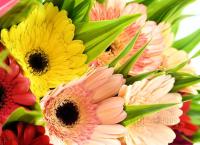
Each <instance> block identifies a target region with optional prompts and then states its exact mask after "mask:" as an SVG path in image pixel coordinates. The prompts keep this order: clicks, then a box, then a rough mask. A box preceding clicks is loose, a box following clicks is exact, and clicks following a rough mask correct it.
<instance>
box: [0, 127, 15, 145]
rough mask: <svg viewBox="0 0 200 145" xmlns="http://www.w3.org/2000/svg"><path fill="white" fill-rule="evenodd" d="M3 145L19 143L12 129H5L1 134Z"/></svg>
mask: <svg viewBox="0 0 200 145" xmlns="http://www.w3.org/2000/svg"><path fill="white" fill-rule="evenodd" d="M1 140H2V142H3V145H18V144H17V137H16V136H15V134H14V133H13V132H12V131H11V130H5V131H3V132H2V134H1Z"/></svg>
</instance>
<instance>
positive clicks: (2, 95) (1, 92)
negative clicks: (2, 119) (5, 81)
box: [0, 86, 5, 108]
mask: <svg viewBox="0 0 200 145" xmlns="http://www.w3.org/2000/svg"><path fill="white" fill-rule="evenodd" d="M4 99H5V90H4V88H3V87H2V86H0V108H1V107H2V105H3V103H4Z"/></svg>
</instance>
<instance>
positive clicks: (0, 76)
mask: <svg viewBox="0 0 200 145" xmlns="http://www.w3.org/2000/svg"><path fill="white" fill-rule="evenodd" d="M5 76H6V72H5V70H3V69H1V68H0V80H1V81H3V80H4V79H5V78H6V77H5Z"/></svg>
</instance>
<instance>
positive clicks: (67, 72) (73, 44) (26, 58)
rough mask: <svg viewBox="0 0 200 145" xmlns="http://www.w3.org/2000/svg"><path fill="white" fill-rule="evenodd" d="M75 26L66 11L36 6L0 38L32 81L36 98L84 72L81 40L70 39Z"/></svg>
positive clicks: (48, 5) (85, 66) (84, 58)
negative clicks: (23, 19) (25, 17)
mask: <svg viewBox="0 0 200 145" xmlns="http://www.w3.org/2000/svg"><path fill="white" fill-rule="evenodd" d="M74 31H75V26H74V25H73V24H72V21H71V20H70V19H69V18H68V17H67V12H66V11H64V10H62V11H59V10H58V8H57V7H54V6H53V4H52V3H47V4H45V5H39V6H37V7H36V8H35V9H34V10H33V11H32V12H31V14H30V15H29V16H28V18H27V19H26V20H25V21H23V22H21V23H20V24H19V25H17V26H12V27H11V29H10V30H9V31H8V30H6V29H4V30H2V32H1V38H2V41H3V43H4V44H5V46H6V47H7V48H8V50H9V51H10V53H11V54H12V55H13V56H14V57H15V58H16V60H17V61H18V63H19V64H20V65H21V67H22V69H23V71H24V74H25V75H26V76H27V77H28V78H29V79H30V80H31V89H32V91H33V92H34V93H35V95H36V96H38V97H41V96H43V95H44V94H45V93H46V92H47V91H48V90H49V88H54V87H56V86H57V85H58V84H61V83H64V82H68V81H70V80H72V79H74V78H76V77H78V76H80V75H82V74H83V73H84V72H85V71H86V70H87V65H86V64H85V62H86V59H87V56H86V55H85V54H83V51H84V49H85V47H84V45H83V43H82V41H80V40H73V38H74Z"/></svg>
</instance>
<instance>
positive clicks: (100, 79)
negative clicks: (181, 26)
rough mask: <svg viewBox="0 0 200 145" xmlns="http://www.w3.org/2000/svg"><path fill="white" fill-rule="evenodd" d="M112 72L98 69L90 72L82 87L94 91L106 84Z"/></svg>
mask: <svg viewBox="0 0 200 145" xmlns="http://www.w3.org/2000/svg"><path fill="white" fill-rule="evenodd" d="M113 72H114V70H113V68H104V67H99V68H97V69H96V70H95V72H91V73H90V74H89V75H88V76H87V78H86V80H85V81H84V83H83V85H84V87H85V88H89V89H90V90H93V89H96V88H98V87H99V86H101V85H103V84H104V83H106V82H107V81H108V79H109V78H110V77H111V76H112V74H113Z"/></svg>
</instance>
